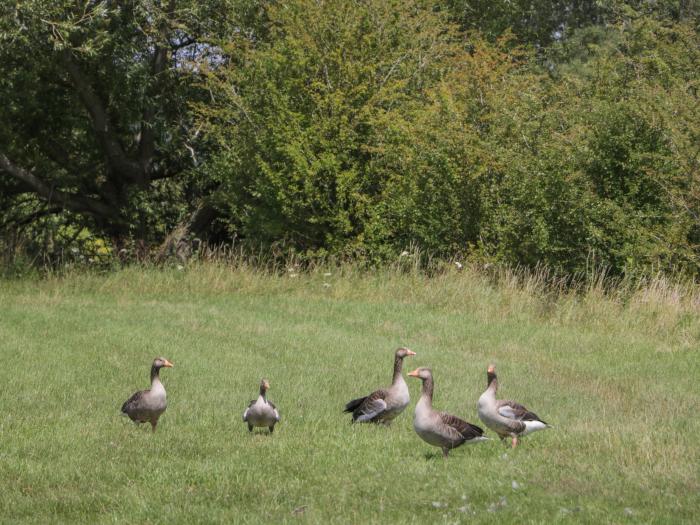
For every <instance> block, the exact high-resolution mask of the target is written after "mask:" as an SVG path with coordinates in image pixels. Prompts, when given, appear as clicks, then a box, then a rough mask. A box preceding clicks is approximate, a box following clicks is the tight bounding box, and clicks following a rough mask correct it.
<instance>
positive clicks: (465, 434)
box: [408, 368, 488, 457]
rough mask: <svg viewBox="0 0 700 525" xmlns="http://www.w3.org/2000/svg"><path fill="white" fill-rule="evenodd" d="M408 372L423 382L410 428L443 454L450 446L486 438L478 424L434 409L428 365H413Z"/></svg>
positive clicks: (431, 377)
mask: <svg viewBox="0 0 700 525" xmlns="http://www.w3.org/2000/svg"><path fill="white" fill-rule="evenodd" d="M408 375H409V376H411V377H417V378H418V379H420V380H421V381H422V382H423V387H422V390H421V396H420V399H419V400H418V403H417V404H416V412H415V415H414V418H413V428H414V429H415V431H416V434H418V435H419V436H420V437H421V439H422V440H423V441H425V442H426V443H428V444H430V445H433V446H435V447H440V448H441V449H442V454H443V456H444V457H447V456H448V454H449V453H450V450H452V449H453V448H457V447H459V446H461V445H463V444H465V443H479V442H480V441H486V440H487V439H488V438H487V437H484V431H483V430H482V429H481V428H480V427H477V426H476V425H472V424H471V423H467V422H466V421H464V420H463V419H460V418H458V417H457V416H453V415H452V414H448V413H446V412H438V411H436V410H435V409H433V389H434V387H435V383H434V381H433V372H432V370H430V368H416V369H415V370H414V371H413V372H409V374H408Z"/></svg>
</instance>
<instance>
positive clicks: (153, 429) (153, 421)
mask: <svg viewBox="0 0 700 525" xmlns="http://www.w3.org/2000/svg"><path fill="white" fill-rule="evenodd" d="M157 424H158V420H157V419H151V430H152V431H153V432H155V431H156V425H157Z"/></svg>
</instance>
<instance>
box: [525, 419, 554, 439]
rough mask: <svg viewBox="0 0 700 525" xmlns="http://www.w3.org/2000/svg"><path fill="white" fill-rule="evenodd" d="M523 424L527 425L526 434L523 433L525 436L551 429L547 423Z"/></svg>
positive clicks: (527, 422)
mask: <svg viewBox="0 0 700 525" xmlns="http://www.w3.org/2000/svg"><path fill="white" fill-rule="evenodd" d="M523 423H525V432H523V433H522V435H523V436H525V435H527V434H530V433H532V432H537V431H538V430H544V429H545V428H549V425H548V424H547V423H543V422H542V421H523Z"/></svg>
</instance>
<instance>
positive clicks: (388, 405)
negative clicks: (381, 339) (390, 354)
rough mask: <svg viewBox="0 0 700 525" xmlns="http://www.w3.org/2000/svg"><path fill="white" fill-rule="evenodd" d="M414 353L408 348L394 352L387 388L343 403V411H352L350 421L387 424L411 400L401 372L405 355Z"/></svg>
mask: <svg viewBox="0 0 700 525" xmlns="http://www.w3.org/2000/svg"><path fill="white" fill-rule="evenodd" d="M412 355H416V353H415V352H413V351H411V350H409V349H408V348H399V349H397V350H396V352H394V375H393V380H392V383H391V386H390V387H389V388H380V389H379V390H375V391H374V392H372V393H371V394H370V395H368V396H365V397H358V398H357V399H353V400H352V401H349V402H348V403H347V404H346V405H345V409H344V412H352V422H353V423H355V422H357V423H365V422H369V423H384V424H385V425H388V424H390V423H391V421H392V420H393V419H394V418H395V417H396V416H398V415H399V414H400V413H401V412H403V410H404V409H405V408H406V406H408V403H409V402H410V400H411V397H410V394H409V392H408V385H406V381H405V380H404V378H403V375H402V374H401V369H402V366H403V360H404V358H405V357H408V356H412Z"/></svg>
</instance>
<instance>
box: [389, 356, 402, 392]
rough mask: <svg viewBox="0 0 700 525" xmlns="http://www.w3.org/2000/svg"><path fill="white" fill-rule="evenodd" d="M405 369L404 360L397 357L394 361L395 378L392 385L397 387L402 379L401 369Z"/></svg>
mask: <svg viewBox="0 0 700 525" xmlns="http://www.w3.org/2000/svg"><path fill="white" fill-rule="evenodd" d="M402 368H403V358H402V357H399V356H396V358H395V359H394V377H393V378H392V381H391V384H392V385H395V384H396V383H398V382H399V381H400V380H401V379H402V377H403V376H402V375H401V369H402Z"/></svg>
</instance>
